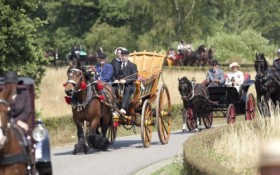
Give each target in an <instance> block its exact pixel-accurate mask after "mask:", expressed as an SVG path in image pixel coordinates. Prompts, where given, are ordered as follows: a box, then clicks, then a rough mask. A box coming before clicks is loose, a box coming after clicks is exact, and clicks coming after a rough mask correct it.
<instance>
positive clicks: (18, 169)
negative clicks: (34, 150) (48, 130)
mask: <svg viewBox="0 0 280 175" xmlns="http://www.w3.org/2000/svg"><path fill="white" fill-rule="evenodd" d="M12 95H13V92H12V88H11V87H10V85H6V87H5V88H4V89H3V90H2V91H1V92H0V174H1V175H15V174H18V175H21V174H22V175H25V174H35V172H34V171H33V170H34V169H33V168H32V172H31V171H30V170H28V169H29V168H28V166H29V167H31V163H30V160H31V159H30V157H29V156H30V154H28V152H27V147H26V144H25V143H27V141H26V139H25V136H24V132H23V131H22V129H20V128H19V127H18V126H17V125H16V123H15V121H14V119H13V118H12V117H10V115H8V112H9V110H10V107H9V102H10V101H11V96H12Z"/></svg>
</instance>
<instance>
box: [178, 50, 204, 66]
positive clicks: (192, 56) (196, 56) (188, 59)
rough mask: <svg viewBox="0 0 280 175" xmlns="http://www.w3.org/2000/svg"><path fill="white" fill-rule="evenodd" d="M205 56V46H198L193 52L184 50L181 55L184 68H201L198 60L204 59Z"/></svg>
mask: <svg viewBox="0 0 280 175" xmlns="http://www.w3.org/2000/svg"><path fill="white" fill-rule="evenodd" d="M205 54H207V50H206V46H205V45H201V46H199V47H198V49H197V50H196V51H194V52H188V51H187V50H185V51H184V52H183V53H182V58H183V64H184V66H202V65H201V62H200V60H201V59H202V58H201V57H204V55H205Z"/></svg>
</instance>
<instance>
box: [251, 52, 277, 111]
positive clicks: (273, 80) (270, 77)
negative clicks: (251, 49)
mask: <svg viewBox="0 0 280 175" xmlns="http://www.w3.org/2000/svg"><path fill="white" fill-rule="evenodd" d="M255 70H256V77H255V88H256V93H257V104H258V109H259V111H260V113H261V114H262V115H263V116H269V115H270V111H269V104H268V101H269V99H271V100H272V102H273V104H274V106H276V104H277V102H278V103H279V102H280V72H279V71H278V70H276V69H275V68H274V67H269V65H268V63H267V61H266V59H265V56H264V54H263V53H260V54H256V60H255Z"/></svg>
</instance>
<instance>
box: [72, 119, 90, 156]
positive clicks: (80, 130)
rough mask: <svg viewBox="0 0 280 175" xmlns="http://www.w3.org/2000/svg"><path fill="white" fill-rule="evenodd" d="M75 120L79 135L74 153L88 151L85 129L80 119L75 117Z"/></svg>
mask: <svg viewBox="0 0 280 175" xmlns="http://www.w3.org/2000/svg"><path fill="white" fill-rule="evenodd" d="M74 122H75V124H76V127H77V136H78V143H77V144H75V146H74V151H73V154H77V153H78V154H79V153H85V154H86V153H87V151H88V149H87V146H86V143H85V136H84V131H83V128H82V123H81V122H80V121H78V120H75V119H74Z"/></svg>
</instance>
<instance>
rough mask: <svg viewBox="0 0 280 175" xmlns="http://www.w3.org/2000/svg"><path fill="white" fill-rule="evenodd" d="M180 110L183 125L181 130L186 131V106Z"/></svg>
mask: <svg viewBox="0 0 280 175" xmlns="http://www.w3.org/2000/svg"><path fill="white" fill-rule="evenodd" d="M182 112H183V115H182V116H183V126H182V131H183V132H187V129H186V118H187V112H188V110H187V109H186V108H184V109H183V110H182Z"/></svg>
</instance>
